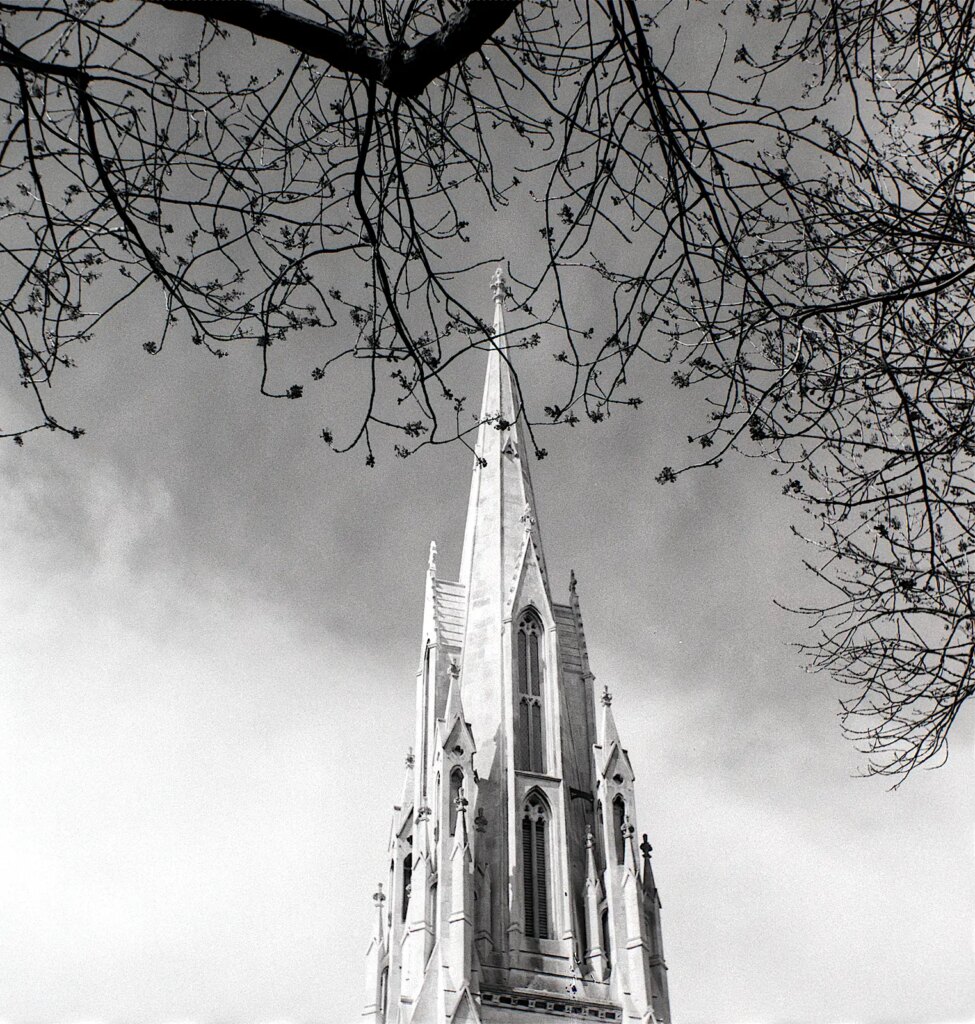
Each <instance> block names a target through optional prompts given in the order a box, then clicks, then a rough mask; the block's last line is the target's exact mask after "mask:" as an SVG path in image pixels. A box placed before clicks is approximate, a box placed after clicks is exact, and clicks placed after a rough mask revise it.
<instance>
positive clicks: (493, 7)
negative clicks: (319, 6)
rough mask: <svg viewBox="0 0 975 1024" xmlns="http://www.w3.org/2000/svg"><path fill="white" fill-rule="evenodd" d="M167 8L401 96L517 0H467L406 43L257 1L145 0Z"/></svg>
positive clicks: (465, 52) (475, 45)
mask: <svg viewBox="0 0 975 1024" xmlns="http://www.w3.org/2000/svg"><path fill="white" fill-rule="evenodd" d="M148 2H149V3H153V4H156V5H157V6H159V7H166V8H168V9H169V10H173V11H186V12H188V13H190V14H199V15H201V16H202V17H204V18H207V19H208V20H209V21H213V22H217V23H219V24H222V25H235V26H236V27H238V28H242V29H245V30H246V31H248V32H252V33H253V34H254V35H256V36H260V37H262V38H264V39H271V40H274V41H275V42H279V43H284V44H285V45H286V46H291V47H293V48H294V49H296V50H298V51H299V52H301V53H304V54H307V55H308V56H309V57H313V58H315V59H316V60H322V61H324V62H325V63H326V64H328V65H330V66H331V67H333V68H335V69H336V70H337V71H344V72H346V73H347V74H351V75H356V76H358V77H359V78H363V79H365V80H367V81H370V82H375V83H376V84H377V85H382V86H383V87H384V88H386V89H388V90H389V91H390V92H392V93H395V94H396V95H397V96H402V97H404V98H407V97H414V96H419V95H420V93H422V92H423V90H424V89H425V88H426V87H427V86H428V85H429V84H430V83H431V82H432V81H434V80H435V79H437V78H439V77H440V76H441V75H443V74H445V73H446V72H447V71H449V70H450V69H451V68H452V67H455V66H456V65H457V64H459V63H460V62H461V61H463V60H466V58H468V57H470V56H471V55H472V54H474V53H476V52H477V51H478V50H479V49H480V48H481V47H482V46H483V45H484V44H485V43H486V42H487V40H488V39H490V38H491V36H492V35H493V34H494V33H495V32H496V31H497V30H498V29H499V28H500V27H501V26H502V25H503V24H504V23H505V21H507V19H508V17H509V16H510V15H511V14H512V12H513V11H514V10H515V9H516V8H517V7H518V6H519V4H520V3H521V0H470V3H468V4H466V5H465V6H464V7H462V8H461V9H460V10H459V11H456V12H455V13H454V14H452V15H451V16H450V17H449V18H448V19H447V20H446V21H445V22H444V24H443V26H442V27H441V28H440V29H438V30H437V31H436V32H433V33H431V34H430V35H428V36H424V37H423V38H422V39H421V40H420V41H419V42H417V43H415V44H414V45H412V46H406V45H404V46H401V47H388V46H380V45H378V44H377V43H374V42H372V41H370V40H369V39H367V38H366V37H365V36H363V35H360V34H357V33H352V32H342V31H339V30H338V29H335V28H332V27H331V26H329V25H324V24H322V23H321V22H318V21H313V20H312V19H311V18H307V17H305V16H304V15H301V14H295V13H293V12H291V13H289V12H288V11H283V10H281V9H280V8H278V7H272V6H271V5H270V4H268V3H264V2H263V0H221V2H220V3H214V2H213V0H148Z"/></svg>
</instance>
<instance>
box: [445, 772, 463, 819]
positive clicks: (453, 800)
mask: <svg viewBox="0 0 975 1024" xmlns="http://www.w3.org/2000/svg"><path fill="white" fill-rule="evenodd" d="M463 795H464V773H463V772H462V771H461V770H460V768H455V769H454V770H453V771H452V772H451V773H450V808H449V812H448V813H449V814H450V834H451V835H453V834H454V832H455V831H456V830H457V801H458V800H459V799H460V798H461V797H462V796H463Z"/></svg>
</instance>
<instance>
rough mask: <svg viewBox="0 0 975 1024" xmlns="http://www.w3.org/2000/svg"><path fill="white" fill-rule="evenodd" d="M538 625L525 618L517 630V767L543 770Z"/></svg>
mask: <svg viewBox="0 0 975 1024" xmlns="http://www.w3.org/2000/svg"><path fill="white" fill-rule="evenodd" d="M541 632H542V627H541V623H540V622H539V621H538V619H537V618H535V616H533V615H526V616H525V617H524V618H523V619H522V620H521V623H520V625H519V627H518V643H517V646H518V689H519V695H520V700H519V716H520V717H519V741H520V742H519V748H520V758H519V762H520V763H519V767H520V768H521V769H522V770H524V771H530V772H539V773H541V772H544V771H545V748H544V741H543V731H542V667H541V660H540V657H539V643H540V639H541Z"/></svg>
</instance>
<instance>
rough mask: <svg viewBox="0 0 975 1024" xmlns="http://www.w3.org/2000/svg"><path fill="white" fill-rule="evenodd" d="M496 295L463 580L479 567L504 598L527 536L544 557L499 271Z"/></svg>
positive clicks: (504, 288) (467, 582)
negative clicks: (492, 577) (510, 357)
mask: <svg viewBox="0 0 975 1024" xmlns="http://www.w3.org/2000/svg"><path fill="white" fill-rule="evenodd" d="M491 290H492V292H493V293H494V328H493V332H492V338H491V351H490V354H489V355H488V363H487V372H486V374H485V378H484V395H483V398H482V400H481V418H480V420H481V422H480V427H479V428H478V432H477V442H476V444H475V447H474V476H473V479H472V481H471V494H470V501H469V503H468V508H467V526H466V529H465V531H464V548H463V554H462V556H461V567H460V580H461V582H462V583H464V584H465V585H467V586H468V588H470V587H471V585H472V573H474V571H475V569H474V567H475V566H477V573H476V574H477V575H478V576H482V574H483V573H484V571H485V570H486V569H488V568H489V567H490V570H491V571H492V575H493V574H495V573H497V574H499V575H498V578H497V579H496V580H495V581H492V584H493V587H496V591H497V594H498V595H499V596H500V595H501V594H502V593H504V591H505V590H507V588H508V586H509V585H510V582H511V577H512V575H513V574H514V572H515V570H516V569H517V567H518V557H519V554H520V552H521V549H522V546H523V542H524V539H525V535H526V533H531V534H532V539H533V541H534V543H535V547H536V550H537V552H538V556H539V561H540V562H541V561H542V557H541V541H540V537H539V532H538V529H537V517H536V511H535V496H534V493H533V492H532V483H531V475H530V472H529V468H528V459H529V451H530V448H529V446H528V444H527V441H526V438H525V431H524V426H523V420H524V416H523V410H522V405H521V399H520V394H519V391H518V388H517V386H516V385H515V381H514V376H513V374H512V372H511V365H510V363H509V355H508V353H509V352H510V351H511V345H510V343H509V340H508V330H507V328H506V326H505V322H504V306H505V299H506V297H507V295H508V286H507V284H506V282H505V277H504V273H503V272H502V270H501V268H500V267H499V268H498V269H497V270H496V271H495V274H494V278H493V280H492V282H491ZM543 564H544V563H543ZM484 582H486V581H484ZM469 592H470V591H469Z"/></svg>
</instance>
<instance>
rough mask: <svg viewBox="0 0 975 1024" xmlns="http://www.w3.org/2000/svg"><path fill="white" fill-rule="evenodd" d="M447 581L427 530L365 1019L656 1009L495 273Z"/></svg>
mask: <svg viewBox="0 0 975 1024" xmlns="http://www.w3.org/2000/svg"><path fill="white" fill-rule="evenodd" d="M493 289H494V300H495V303H494V341H495V347H494V350H493V351H492V352H491V354H490V356H489V357H488V366H487V377H486V380H485V384H484V400H483V405H482V409H481V421H482V422H481V427H480V430H479V433H478V438H477V446H476V455H477V458H476V459H475V464H474V475H473V480H472V482H471V493H470V502H469V505H468V510H467V528H466V531H465V535H464V548H463V555H462V558H461V567H460V574H459V578H458V579H457V580H448V579H444V578H442V577H441V576H440V574H439V572H438V568H437V551H436V545H431V549H430V562H429V566H428V569H427V580H426V595H425V602H424V612H423V638H422V647H421V655H420V667H419V671H418V673H417V682H416V742H415V747H414V750H415V754H412V753H411V755H410V757H409V758H408V759H407V768H406V780H405V782H404V786H403V796H402V799H401V801H400V803H399V805H398V806H396V807H395V808H394V814H393V822H392V829H391V833H390V843H389V879H388V882H387V884H386V886H385V890H384V887H383V886H380V887H379V890H378V892H377V893H376V894H375V896H374V901H375V910H374V914H375V928H374V934H373V938H372V941H371V943H370V946H369V950H368V953H367V978H366V1006H365V1011H364V1017H365V1019H366V1020H367V1021H368V1022H370V1024H462V1022H463V1024H475V1022H478V1024H492V1022H499V1024H500V1022H504V1024H516V1022H517V1024H544V1022H560V1021H564V1020H565V1019H566V1018H574V1019H578V1020H583V1021H613V1022H620V1024H632V1022H641V1024H647V1022H653V1024H670V1008H669V1003H668V996H667V968H666V965H665V963H664V957H663V944H662V938H661V930H660V898H659V896H658V894H657V889H656V886H655V884H654V879H653V872H652V870H651V867H650V844H649V843H648V842H647V837H646V836H645V835H644V836H643V842H642V843H639V844H638V843H637V841H636V827H635V821H636V805H635V800H634V788H633V783H634V777H633V771H632V768H631V767H630V761H629V758H628V756H627V753H626V750H625V749H624V748H623V746H622V744H621V742H620V737H619V734H618V732H617V729H616V723H615V721H614V719H613V712H612V708H611V699H610V696H609V692H608V690H604V692H603V694H602V697H601V700H600V702H599V707H598V708H597V706H596V703H597V702H596V699H595V694H594V689H593V682H594V677H593V675H592V673H591V672H590V670H589V659H588V656H587V653H586V641H585V636H584V634H583V628H582V615H581V612H580V609H579V601H578V597H577V595H576V583H575V578H574V577H571V578H570V581H569V592H568V600H567V601H566V602H565V603H557V602H556V601H555V600H554V598H553V596H552V593H551V590H550V586H549V578H548V573H547V571H546V567H545V558H544V555H543V554H542V541H541V534H540V530H539V526H538V520H537V517H536V513H535V499H534V495H533V493H532V485H531V477H530V475H529V466H528V458H529V449H528V446H527V445H526V444H525V441H524V438H523V436H522V429H521V419H520V407H519V400H518V395H517V393H516V389H515V387H514V382H513V380H512V376H511V373H510V371H509V367H508V356H507V353H506V340H505V339H506V332H505V324H504V299H505V286H504V282H503V279H502V277H501V274H500V271H499V272H498V273H497V274H496V275H495V280H494V283H493Z"/></svg>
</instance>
